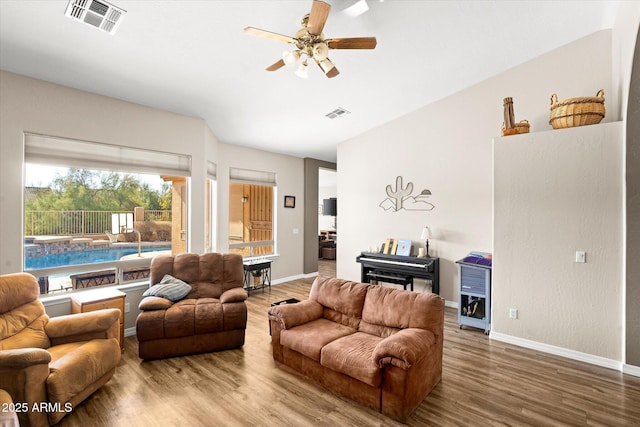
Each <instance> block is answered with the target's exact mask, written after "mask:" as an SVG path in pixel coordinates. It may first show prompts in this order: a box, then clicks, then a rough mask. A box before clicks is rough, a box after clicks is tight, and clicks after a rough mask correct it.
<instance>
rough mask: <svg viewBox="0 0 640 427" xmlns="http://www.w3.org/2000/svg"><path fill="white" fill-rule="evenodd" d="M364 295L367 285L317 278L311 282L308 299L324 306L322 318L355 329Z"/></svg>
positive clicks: (360, 314) (360, 313)
mask: <svg viewBox="0 0 640 427" xmlns="http://www.w3.org/2000/svg"><path fill="white" fill-rule="evenodd" d="M366 295H367V285H365V284H363V283H356V282H351V281H348V280H343V279H337V278H328V277H318V278H316V280H315V281H314V282H313V285H312V287H311V291H310V292H309V299H310V300H314V301H317V302H318V303H320V304H321V305H322V306H324V314H323V316H324V317H326V318H328V319H329V320H332V321H334V322H338V323H341V324H343V325H346V326H349V327H352V328H357V327H358V323H359V322H360V319H361V318H362V307H363V305H364V300H365V297H366Z"/></svg>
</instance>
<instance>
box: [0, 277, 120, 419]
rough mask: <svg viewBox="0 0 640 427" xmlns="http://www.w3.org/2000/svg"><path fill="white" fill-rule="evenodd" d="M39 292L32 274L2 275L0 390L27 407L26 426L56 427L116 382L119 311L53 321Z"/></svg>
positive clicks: (118, 356) (23, 407)
mask: <svg viewBox="0 0 640 427" xmlns="http://www.w3.org/2000/svg"><path fill="white" fill-rule="evenodd" d="M38 294H39V286H38V281H37V280H36V278H35V277H33V276H32V275H30V274H27V273H15V274H7V275H3V276H0V389H4V390H6V391H7V392H8V394H9V395H10V396H11V398H12V399H13V401H14V403H15V402H19V403H20V404H21V405H23V406H22V407H21V408H20V411H19V412H18V418H19V420H20V425H21V426H23V427H24V426H48V425H53V424H56V423H57V422H58V421H60V420H61V419H62V417H64V416H65V415H66V414H67V413H68V412H70V411H72V410H73V408H75V406H76V405H78V404H79V403H80V402H82V401H83V400H84V399H86V398H87V397H88V396H90V395H91V394H92V393H93V392H94V391H96V390H97V389H98V388H100V387H101V386H102V385H103V384H105V383H106V382H107V381H109V379H111V377H112V376H113V374H114V372H115V369H116V366H117V365H118V363H119V362H120V358H121V353H120V345H119V343H118V337H119V335H120V329H119V328H120V322H119V319H120V310H117V309H108V310H99V311H94V312H90V313H82V314H72V315H67V316H59V317H54V318H49V316H47V314H46V313H45V310H44V306H43V305H42V303H41V302H40V300H39V299H38ZM34 408H36V410H33V409H34ZM23 409H24V411H23Z"/></svg>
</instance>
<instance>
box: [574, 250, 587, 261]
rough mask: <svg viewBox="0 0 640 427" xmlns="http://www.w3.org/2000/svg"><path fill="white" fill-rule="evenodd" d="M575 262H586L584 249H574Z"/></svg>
mask: <svg viewBox="0 0 640 427" xmlns="http://www.w3.org/2000/svg"><path fill="white" fill-rule="evenodd" d="M576 262H587V253H586V252H584V251H576Z"/></svg>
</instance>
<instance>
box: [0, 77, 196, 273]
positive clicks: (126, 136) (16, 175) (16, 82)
mask: <svg viewBox="0 0 640 427" xmlns="http://www.w3.org/2000/svg"><path fill="white" fill-rule="evenodd" d="M0 117H2V123H1V124H0V154H1V155H0V168H1V169H0V170H2V174H1V179H2V183H1V184H0V216H1V217H2V223H1V224H0V237H1V238H0V273H2V274H4V273H12V272H16V271H21V269H22V232H21V224H22V221H23V220H22V210H21V209H19V208H17V207H19V206H22V193H23V185H22V180H23V158H24V140H23V135H24V132H33V133H39V134H45V135H52V136H59V137H64V138H72V139H79V140H85V141H92V142H101V143H108V144H113V145H122V146H127V147H135V148H142V149H149V150H158V151H166V152H170V153H178V154H186V155H190V156H191V158H192V173H191V177H192V181H191V192H192V193H193V194H203V192H204V184H205V176H206V175H205V174H206V166H205V149H204V147H205V144H204V137H205V130H206V129H207V126H206V123H205V122H204V121H203V120H201V119H195V118H191V117H185V116H180V115H177V114H173V113H168V112H165V111H160V110H155V109H152V108H149V107H144V106H141V105H137V104H131V103H128V102H124V101H120V100H117V99H113V98H108V97H104V96H100V95H95V94H91V93H88V92H83V91H79V90H75V89H71V88H68V87H64V86H59V85H55V84H51V83H47V82H44V81H42V80H36V79H31V78H28V77H24V76H20V75H17V74H12V73H7V72H4V71H2V72H0ZM204 211H205V209H204V197H197V198H194V200H192V204H191V210H190V215H191V218H190V230H191V232H192V236H193V238H192V241H191V242H190V244H191V246H190V248H191V249H192V250H195V251H201V250H203V249H204V220H203V213H204Z"/></svg>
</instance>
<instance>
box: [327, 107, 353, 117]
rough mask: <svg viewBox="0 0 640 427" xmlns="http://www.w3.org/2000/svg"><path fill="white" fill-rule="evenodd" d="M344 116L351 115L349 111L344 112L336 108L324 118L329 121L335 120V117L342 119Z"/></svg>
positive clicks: (342, 109) (340, 108)
mask: <svg viewBox="0 0 640 427" xmlns="http://www.w3.org/2000/svg"><path fill="white" fill-rule="evenodd" d="M345 114H351V112H350V111H347V110H345V109H344V108H342V107H338V108H336V109H335V110H333V111H332V112H330V113H328V114H325V116H327V117H329V118H330V119H335V118H336V117H342V116H344V115H345Z"/></svg>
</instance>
